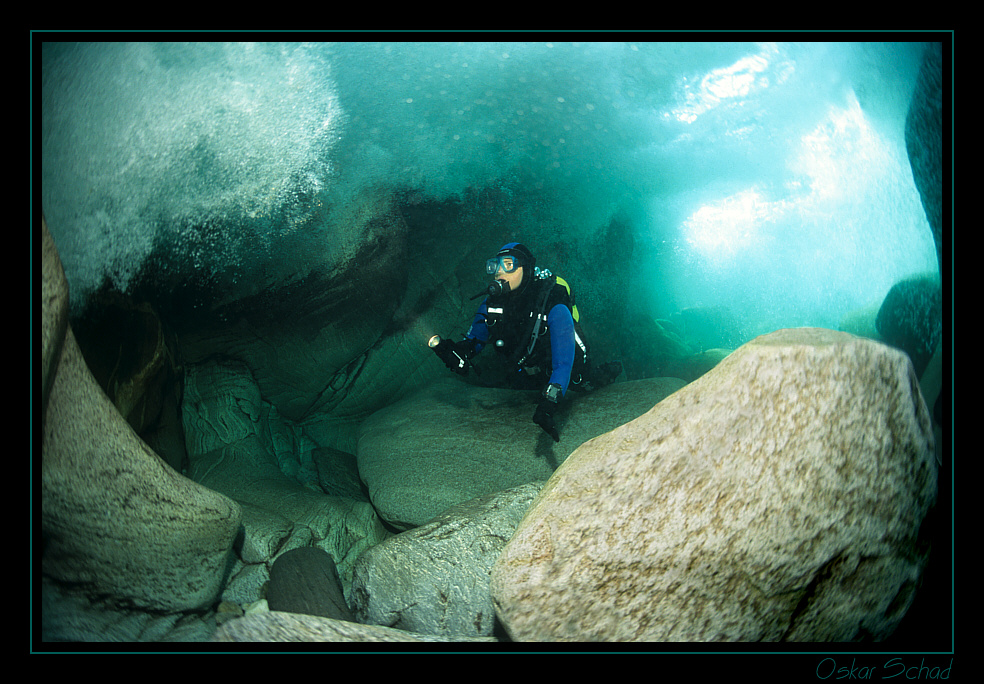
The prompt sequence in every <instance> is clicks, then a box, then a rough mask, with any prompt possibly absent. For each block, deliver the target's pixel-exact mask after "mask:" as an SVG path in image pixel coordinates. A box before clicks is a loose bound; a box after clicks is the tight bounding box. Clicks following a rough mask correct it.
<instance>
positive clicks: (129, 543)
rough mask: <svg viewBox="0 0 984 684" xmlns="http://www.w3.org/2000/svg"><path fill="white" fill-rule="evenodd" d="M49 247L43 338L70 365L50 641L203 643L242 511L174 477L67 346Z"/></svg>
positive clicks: (47, 527) (49, 489) (58, 468)
mask: <svg viewBox="0 0 984 684" xmlns="http://www.w3.org/2000/svg"><path fill="white" fill-rule="evenodd" d="M45 233H46V230H45ZM45 243H46V247H45V249H44V250H43V259H44V260H45V263H44V265H43V268H42V273H43V276H44V278H45V283H44V284H43V288H42V291H43V292H44V293H45V296H44V299H43V302H42V308H43V313H42V321H43V327H44V328H45V330H44V332H43V335H42V339H43V340H45V345H44V347H45V349H44V351H45V353H53V352H54V351H55V350H58V351H59V358H58V362H57V364H56V369H55V370H54V371H53V372H54V376H53V378H51V379H50V380H49V379H48V378H45V379H44V380H43V383H44V384H46V385H49V384H50V391H49V393H48V398H47V410H46V412H45V414H44V416H43V432H42V440H41V477H40V486H41V538H40V540H39V542H40V543H39V544H38V546H37V547H36V548H39V549H40V551H41V563H40V565H41V572H42V581H41V589H42V601H41V608H42V613H41V620H42V636H43V638H44V639H45V640H51V641H102V640H125V641H138V640H143V639H154V640H166V639H168V638H173V635H174V631H175V630H178V631H179V632H180V634H181V635H182V638H195V637H198V638H204V637H205V636H207V634H208V633H210V631H211V629H212V626H210V624H209V622H208V618H207V617H206V614H207V611H208V609H209V608H210V606H211V605H212V604H213V603H214V602H215V600H216V598H217V596H218V594H219V592H220V590H221V588H222V582H223V579H224V576H225V573H226V570H227V566H228V562H229V559H230V555H231V550H232V545H233V542H234V540H235V538H236V535H237V533H238V531H239V523H240V515H241V512H240V508H239V506H237V505H236V504H235V502H233V501H231V500H230V499H228V498H227V497H225V496H222V495H221V494H218V493H216V492H214V491H211V490H209V489H206V488H205V487H202V486H200V485H199V484H196V483H195V482H193V481H191V480H189V479H188V478H186V477H183V476H182V475H180V474H179V473H177V472H175V471H174V470H173V469H172V468H170V467H169V466H168V465H167V464H166V463H164V462H163V461H162V460H161V458H160V457H159V456H158V455H157V454H155V453H154V452H153V451H152V450H151V449H150V448H149V447H148V446H147V445H146V444H145V443H144V442H143V441H142V440H140V438H139V437H138V436H137V435H136V433H134V431H133V429H132V428H131V427H130V426H129V425H128V424H127V422H126V420H125V419H124V418H123V416H121V415H120V413H119V411H117V410H116V408H115V406H113V404H112V402H111V401H110V400H109V398H108V397H107V396H106V395H105V393H104V392H103V391H102V389H100V387H99V385H98V384H97V383H96V381H95V379H94V378H93V376H92V373H91V372H89V369H88V367H87V366H86V364H85V361H84V359H83V358H82V353H81V351H80V350H79V347H78V344H77V343H76V342H75V338H74V335H73V333H72V329H71V326H70V325H67V323H66V324H65V325H64V339H63V340H62V341H60V342H59V341H58V340H57V339H56V338H57V336H58V335H60V334H62V333H61V332H59V330H60V329H61V328H62V325H63V320H62V315H61V313H60V310H61V308H62V306H63V302H67V300H68V295H67V285H65V284H64V278H63V276H62V275H61V269H60V268H56V266H55V265H54V264H52V263H50V261H49V260H50V259H54V258H57V251H56V250H54V248H53V245H51V244H48V243H47V238H45ZM49 277H52V280H48V278H49ZM49 307H54V308H55V309H57V310H56V311H50V310H49ZM47 365H48V363H47V362H46V363H45V366H47ZM45 372H47V373H50V372H51V371H45Z"/></svg>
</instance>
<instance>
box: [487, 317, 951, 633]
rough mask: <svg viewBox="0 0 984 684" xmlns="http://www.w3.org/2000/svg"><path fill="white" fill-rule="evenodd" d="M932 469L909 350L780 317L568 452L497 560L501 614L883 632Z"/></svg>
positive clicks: (518, 620) (692, 626) (902, 596)
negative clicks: (651, 404)
mask: <svg viewBox="0 0 984 684" xmlns="http://www.w3.org/2000/svg"><path fill="white" fill-rule="evenodd" d="M936 477H937V473H936V465H935V462H934V453H933V435H932V426H931V422H930V417H929V414H928V411H927V409H926V405H925V403H924V401H923V399H922V396H921V395H920V393H919V387H918V384H917V380H916V378H915V375H914V373H913V371H912V365H911V363H910V362H909V360H908V358H907V357H906V356H905V355H904V354H903V353H901V352H899V351H897V350H894V349H892V348H890V347H888V346H886V345H883V344H880V343H877V342H873V341H870V340H864V339H859V338H855V337H853V336H851V335H848V334H846V333H838V332H834V331H828V330H819V329H796V330H782V331H777V332H775V333H772V334H770V335H764V336H762V337H759V338H756V339H755V340H753V341H752V342H750V343H748V344H746V345H744V346H742V347H741V348H739V349H738V350H736V351H735V352H734V353H732V354H731V355H730V356H728V357H727V358H726V359H725V360H724V361H722V362H721V363H720V364H719V365H718V366H717V367H715V368H714V369H713V370H712V371H710V372H709V373H708V374H706V375H704V376H703V377H702V378H700V379H699V380H697V381H695V382H694V383H692V384H690V385H688V386H687V387H685V388H683V389H681V390H679V391H677V392H676V393H674V394H673V395H671V396H670V397H668V398H667V399H665V400H663V401H662V402H660V403H659V404H658V405H657V406H656V407H655V408H654V409H653V410H652V411H650V412H648V413H647V414H645V415H643V416H641V417H640V418H638V419H637V420H634V421H632V422H630V423H628V424H626V425H624V426H622V427H620V428H618V429H616V430H613V431H611V432H609V433H607V434H605V435H602V436H600V437H598V438H596V439H594V440H591V441H590V442H587V443H586V444H584V445H582V446H581V447H580V448H579V449H578V450H577V451H575V452H574V453H573V454H572V455H571V456H570V457H569V458H568V459H567V460H566V461H565V462H564V464H563V465H562V466H561V467H560V468H559V469H558V470H557V472H556V473H555V474H554V475H553V477H551V478H550V480H549V481H548V482H547V485H546V486H545V487H544V489H543V491H542V492H541V494H540V496H539V497H538V498H537V499H536V501H534V503H533V504H532V506H531V507H530V509H529V511H528V512H527V514H526V517H525V518H524V519H523V521H522V522H521V523H520V525H519V527H518V529H517V531H516V533H515V535H514V536H513V538H512V539H511V540H510V542H509V543H508V544H507V545H506V548H505V549H504V551H503V553H502V554H501V555H500V557H499V559H498V561H497V562H496V564H495V566H494V568H493V573H492V585H491V586H492V595H493V599H494V601H495V604H496V611H497V613H498V615H499V618H500V620H501V621H502V622H503V623H504V625H505V627H506V629H507V631H508V632H509V634H510V636H511V637H512V638H513V639H514V640H517V641H555V640H556V641H783V640H788V641H851V640H861V639H865V640H869V639H874V640H880V639H884V638H886V637H887V636H888V635H889V634H891V632H892V631H893V629H894V628H895V627H896V625H897V624H898V622H899V621H900V620H901V618H902V616H903V615H904V614H905V612H906V610H907V609H908V607H909V605H910V604H911V602H912V599H913V596H914V593H915V588H916V586H917V584H918V581H919V578H920V575H921V573H922V570H923V568H924V566H925V563H926V556H927V553H928V550H927V548H926V545H925V543H924V542H925V540H923V539H920V537H919V533H920V525H921V523H922V521H923V519H924V518H925V516H926V514H927V511H928V510H929V509H930V507H931V505H932V503H933V501H934V500H935V496H936Z"/></svg>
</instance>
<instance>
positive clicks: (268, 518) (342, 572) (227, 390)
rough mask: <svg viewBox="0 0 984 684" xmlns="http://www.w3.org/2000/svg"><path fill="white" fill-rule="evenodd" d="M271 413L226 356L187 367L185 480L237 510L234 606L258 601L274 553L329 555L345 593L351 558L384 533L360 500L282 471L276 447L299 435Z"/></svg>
mask: <svg viewBox="0 0 984 684" xmlns="http://www.w3.org/2000/svg"><path fill="white" fill-rule="evenodd" d="M278 416H279V414H278V413H277V411H276V409H275V407H271V406H270V405H269V404H267V403H266V402H264V400H263V399H262V397H261V396H260V392H259V389H258V387H257V386H256V384H255V382H254V381H253V378H252V374H251V373H250V371H249V369H248V368H247V367H246V366H245V365H244V364H242V363H240V362H237V361H233V360H228V359H226V360H213V361H211V362H209V363H204V364H195V365H189V366H187V367H186V372H185V392H184V403H183V407H182V417H183V420H184V432H185V436H186V438H187V448H188V456H189V460H190V464H191V465H190V467H189V471H188V476H189V477H190V478H192V479H193V480H195V481H196V482H200V483H202V484H204V485H205V486H207V487H209V488H211V489H214V490H215V491H219V492H222V493H223V494H225V495H226V496H228V497H229V498H231V499H233V500H234V501H236V502H237V503H238V504H239V505H240V506H241V507H242V510H243V515H242V521H243V529H244V532H243V538H242V540H241V543H240V544H239V545H238V546H237V555H236V565H235V567H234V569H233V572H232V575H231V577H230V580H229V583H228V586H227V587H226V589H225V591H224V592H223V596H222V598H223V599H224V600H229V601H235V602H237V603H240V604H247V603H251V602H253V601H255V600H257V599H258V598H259V595H258V592H259V587H260V586H261V585H262V584H263V582H265V581H266V580H267V579H268V577H269V573H270V567H271V566H272V564H273V563H274V561H275V560H276V559H277V557H278V556H279V555H280V554H283V553H285V552H287V551H290V550H291V549H295V548H301V547H308V546H313V547H318V548H320V549H323V550H324V551H326V552H327V553H328V554H329V555H330V556H331V558H332V560H333V561H334V563H335V566H336V567H337V570H338V574H339V577H340V579H341V581H342V586H343V589H344V591H345V593H346V594H347V592H348V586H349V583H350V581H351V576H352V565H353V563H354V562H355V559H356V558H357V557H358V556H359V554H360V553H362V551H364V550H365V549H366V548H368V547H370V546H373V545H375V544H378V543H379V542H380V541H382V540H383V539H385V538H386V537H387V536H389V533H388V532H387V531H386V530H385V529H384V528H383V526H382V523H381V522H380V520H379V517H378V516H377V515H376V513H375V511H374V510H373V508H372V506H371V505H370V504H369V503H368V502H367V501H362V500H356V499H351V498H347V497H340V496H328V495H326V494H325V493H324V492H322V491H321V490H320V488H318V487H317V484H313V485H312V486H310V487H309V486H305V485H303V484H301V482H300V481H298V480H297V479H293V478H291V477H288V476H287V475H286V474H285V473H284V471H283V469H282V467H281V463H280V462H278V459H277V453H278V451H279V448H278V446H277V443H278V442H281V441H286V442H291V441H303V439H300V438H302V437H303V435H300V438H298V437H297V435H296V434H295V435H294V436H293V437H292V436H291V433H289V432H286V431H285V430H284V423H283V422H282V420H281V419H279V417H278ZM295 438H296V439H295Z"/></svg>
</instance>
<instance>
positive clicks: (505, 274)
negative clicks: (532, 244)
mask: <svg viewBox="0 0 984 684" xmlns="http://www.w3.org/2000/svg"><path fill="white" fill-rule="evenodd" d="M535 263H536V259H535V258H534V257H533V253H532V252H531V251H530V250H529V249H528V248H527V247H526V245H523V244H520V243H518V242H510V243H509V244H506V245H503V246H502V249H500V250H499V252H498V254H496V255H495V256H494V257H492V258H491V259H489V260H488V261H487V262H486V264H485V271H486V273H488V274H489V275H490V276H493V277H494V278H495V279H496V280H502V281H505V282H506V283H508V285H509V291H510V292H515V291H517V290H519V289H520V288H522V287H523V284H524V283H523V280H524V278H523V276H524V275H525V274H526V273H532V272H533V264H535Z"/></svg>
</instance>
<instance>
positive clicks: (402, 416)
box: [357, 378, 685, 529]
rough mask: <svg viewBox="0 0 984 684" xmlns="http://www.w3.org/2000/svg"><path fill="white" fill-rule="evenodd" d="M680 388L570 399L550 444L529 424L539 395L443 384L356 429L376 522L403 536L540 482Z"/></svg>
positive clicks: (660, 383) (639, 387)
mask: <svg viewBox="0 0 984 684" xmlns="http://www.w3.org/2000/svg"><path fill="white" fill-rule="evenodd" d="M684 384H685V383H684V382H683V381H682V380H679V379H677V378H649V379H645V380H635V381H631V382H623V383H616V384H613V385H608V386H607V387H603V388H601V389H599V390H596V391H595V392H591V393H589V394H583V395H579V394H577V393H575V392H570V393H568V397H569V399H568V400H565V402H564V403H563V404H562V405H561V407H560V408H559V409H558V411H557V413H556V414H555V419H556V421H557V425H558V427H559V429H560V441H559V442H556V443H555V442H554V441H553V439H551V438H550V436H549V435H547V434H546V433H545V432H544V431H543V430H541V429H540V428H539V427H538V426H537V425H536V424H535V423H533V421H532V416H533V411H534V409H535V401H536V397H537V392H523V391H517V390H508V389H495V388H483V387H475V386H472V385H468V384H466V383H464V382H461V381H459V380H457V379H453V378H451V379H447V380H443V381H440V382H437V383H434V384H433V385H431V386H430V387H428V388H426V389H424V390H422V391H420V392H418V393H416V394H414V395H412V396H410V397H408V398H406V399H404V400H402V401H400V402H397V403H396V404H393V405H391V406H389V407H387V408H385V409H382V410H380V411H377V412H376V413H374V414H373V415H372V416H371V417H369V418H368V419H367V420H366V421H364V422H363V423H362V426H361V428H360V436H359V448H358V453H357V456H358V462H359V474H360V475H361V477H362V480H363V481H364V482H365V484H366V486H367V487H368V489H369V497H370V499H371V500H372V503H373V505H374V506H375V508H376V510H377V511H378V512H379V515H380V516H381V517H382V518H383V519H384V520H386V521H387V522H389V523H390V524H391V525H393V526H394V527H397V528H399V529H409V528H411V527H415V526H418V525H423V524H424V523H426V522H428V521H429V520H431V519H432V518H434V517H435V516H436V515H439V514H440V513H441V512H442V511H444V510H446V509H447V508H449V507H451V506H454V505H456V504H459V503H462V502H465V501H468V500H470V499H474V498H476V497H479V496H484V495H486V494H492V493H494V492H499V491H502V490H505V489H510V488H512V487H516V486H518V485H522V484H527V483H530V482H536V481H543V480H546V479H547V478H549V477H550V475H551V474H552V473H553V471H554V470H555V469H556V468H557V466H559V465H560V464H561V463H562V462H563V461H564V459H566V458H567V456H568V455H569V454H570V453H571V452H572V451H574V449H576V448H577V447H578V446H579V445H580V444H582V443H583V442H585V441H586V440H588V439H590V438H592V437H595V436H597V435H600V434H602V433H604V432H607V431H609V430H612V429H614V428H616V427H618V426H619V425H622V424H623V423H626V422H628V421H630V420H632V419H633V418H636V417H638V416H640V415H642V414H643V413H645V412H646V411H648V410H649V409H650V408H652V407H653V405H655V404H656V403H657V402H659V401H661V400H662V399H664V398H665V397H666V396H667V395H669V394H671V393H672V392H674V391H676V390H677V389H679V388H680V387H682V386H683V385H684Z"/></svg>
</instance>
